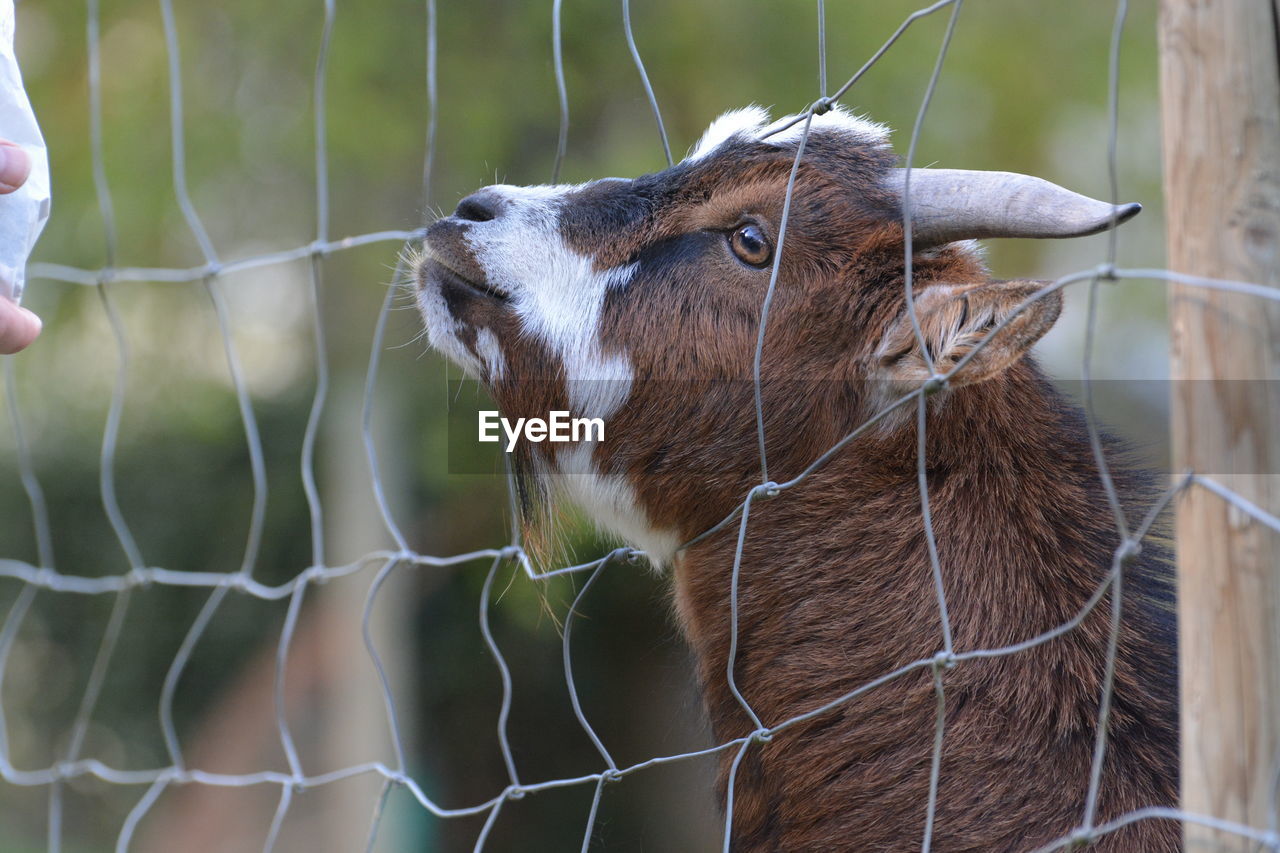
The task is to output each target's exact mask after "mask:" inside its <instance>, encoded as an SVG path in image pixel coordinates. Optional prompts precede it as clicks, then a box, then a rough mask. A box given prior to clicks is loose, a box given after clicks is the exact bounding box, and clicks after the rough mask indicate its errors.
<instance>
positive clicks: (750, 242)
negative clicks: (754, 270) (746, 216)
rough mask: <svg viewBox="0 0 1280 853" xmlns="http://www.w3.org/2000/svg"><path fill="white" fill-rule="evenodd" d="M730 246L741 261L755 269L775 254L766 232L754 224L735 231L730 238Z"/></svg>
mask: <svg viewBox="0 0 1280 853" xmlns="http://www.w3.org/2000/svg"><path fill="white" fill-rule="evenodd" d="M729 245H730V246H731V247H732V248H733V253H734V254H735V255H737V256H738V259H739V260H741V261H742V262H743V263H745V264H751V266H753V267H758V266H763V265H764V263H765V262H766V261H768V260H769V255H770V254H772V252H773V247H772V246H770V245H769V238H768V237H766V236H765V235H764V230H763V229H762V228H761V227H760V226H759V225H754V224H749V225H743V226H741V227H739V228H738V229H737V230H736V231H734V232H733V236H731V237H730V238H729Z"/></svg>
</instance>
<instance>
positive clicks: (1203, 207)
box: [1159, 0, 1280, 851]
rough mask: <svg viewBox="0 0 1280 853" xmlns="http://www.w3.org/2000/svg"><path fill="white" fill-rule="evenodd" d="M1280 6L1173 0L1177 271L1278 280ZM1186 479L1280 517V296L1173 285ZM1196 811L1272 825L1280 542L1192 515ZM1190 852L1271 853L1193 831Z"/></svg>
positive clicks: (1183, 603) (1183, 610)
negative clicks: (1210, 482)
mask: <svg viewBox="0 0 1280 853" xmlns="http://www.w3.org/2000/svg"><path fill="white" fill-rule="evenodd" d="M1278 21H1280V0H1162V2H1161V8H1160V25H1159V27H1160V77H1161V95H1162V113H1163V136H1164V188H1165V199H1166V204H1167V208H1166V210H1167V235H1168V256H1169V260H1168V264H1169V267H1170V269H1173V270H1175V271H1178V272H1182V273H1190V274H1193V275H1199V276H1207V277H1213V278H1225V279H1236V280H1241V281H1249V282H1254V283H1258V284H1264V285H1270V286H1272V287H1280V63H1278V59H1277V57H1278V55H1280V26H1278V23H1277V22H1278ZM1169 294H1170V302H1169V313H1170V318H1169V319H1170V322H1171V324H1172V335H1171V337H1172V356H1173V367H1172V378H1173V385H1174V387H1173V394H1172V417H1173V447H1174V464H1175V471H1177V470H1183V469H1187V468H1190V469H1192V470H1194V471H1196V472H1197V473H1202V474H1205V475H1208V476H1211V477H1213V479H1215V480H1218V481H1219V482H1221V483H1222V484H1223V485H1225V486H1227V487H1228V488H1230V489H1232V490H1234V491H1236V492H1237V493H1239V494H1241V495H1242V496H1244V497H1246V498H1248V499H1249V500H1251V501H1253V502H1254V503H1255V504H1257V505H1259V506H1261V507H1262V508H1264V509H1266V510H1268V511H1269V512H1271V513H1273V514H1280V405H1278V404H1277V400H1278V399H1280V393H1277V387H1278V386H1280V382H1278V381H1277V380H1280V303H1277V302H1274V301H1271V300H1266V299H1261V298H1258V297H1250V296H1243V295H1238V294H1229V293H1222V292H1218V291H1210V290H1206V289H1203V288H1196V287H1186V286H1180V285H1177V284H1171V285H1170V288H1169ZM1177 550H1178V601H1179V604H1178V622H1179V637H1180V658H1181V660H1180V670H1181V702H1182V806H1183V808H1184V809H1186V810H1187V811H1191V812H1197V813H1200V814H1207V815H1212V816H1214V817H1218V818H1223V819H1228V820H1232V821H1236V822H1239V823H1243V824H1248V825H1250V826H1253V827H1256V828H1258V829H1261V830H1267V829H1269V828H1271V823H1272V820H1273V815H1274V814H1275V808H1276V804H1275V780H1276V773H1277V769H1278V768H1280V534H1276V533H1275V532H1273V531H1270V530H1268V529H1267V528H1265V527H1263V526H1262V525H1260V524H1259V523H1257V522H1255V521H1253V520H1251V519H1250V518H1249V517H1248V516H1247V515H1245V514H1244V513H1242V512H1241V511H1239V510H1238V509H1236V508H1233V507H1232V506H1231V505H1230V504H1229V503H1228V502H1227V501H1224V500H1223V499H1221V498H1219V497H1218V496H1216V495H1213V494H1211V493H1209V492H1208V491H1206V490H1205V489H1203V488H1200V487H1193V488H1192V489H1191V491H1190V493H1189V494H1187V495H1185V496H1184V497H1183V499H1182V500H1181V501H1180V503H1179V506H1178V510H1177ZM1186 839H1187V849H1188V851H1191V850H1209V849H1214V850H1240V851H1243V850H1256V849H1257V843H1256V842H1252V841H1247V840H1246V839H1244V838H1241V837H1240V836H1238V835H1233V834H1230V833H1222V832H1215V831H1211V830H1208V829H1205V828H1203V827H1197V826H1194V825H1190V824H1188V826H1187V829H1186Z"/></svg>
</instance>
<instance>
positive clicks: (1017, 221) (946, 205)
mask: <svg viewBox="0 0 1280 853" xmlns="http://www.w3.org/2000/svg"><path fill="white" fill-rule="evenodd" d="M906 183H907V170H906V169H894V170H893V172H892V173H891V177H890V178H889V186H890V187H891V188H892V189H893V190H895V191H896V192H897V194H898V197H899V198H900V199H901V198H902V194H903V191H904V190H906V189H907V186H906ZM910 192H911V232H912V243H913V245H914V246H915V247H917V248H922V249H923V248H927V247H929V246H937V245H940V244H942V243H950V242H951V241H953V240H970V239H978V238H983V237H1084V236H1086V235H1089V234H1097V233H1098V232H1099V231H1105V230H1106V229H1107V228H1109V227H1110V226H1111V223H1112V221H1113V219H1114V221H1115V222H1117V223H1120V222H1127V221H1128V220H1130V219H1132V218H1133V217H1134V216H1136V215H1137V213H1138V211H1140V210H1142V205H1140V204H1121V205H1116V206H1115V208H1114V213H1113V208H1112V206H1111V205H1110V204H1108V203H1106V202H1104V201H1097V200H1096V199H1092V198H1089V197H1088V196H1082V195H1080V194H1079V193H1073V192H1072V191H1071V190H1068V189H1064V188H1062V187H1060V186H1058V185H1057V184H1053V183H1050V182H1049V181H1046V180H1042V179H1040V178H1033V177H1032V176H1030V175H1019V174H1017V173H1015V172H975V171H970V170H966V169H912V170H911V187H910Z"/></svg>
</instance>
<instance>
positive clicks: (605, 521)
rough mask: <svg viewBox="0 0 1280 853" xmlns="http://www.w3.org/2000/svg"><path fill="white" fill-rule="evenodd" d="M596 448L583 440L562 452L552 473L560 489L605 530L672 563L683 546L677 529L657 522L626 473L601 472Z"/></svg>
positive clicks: (655, 559) (657, 560)
mask: <svg viewBox="0 0 1280 853" xmlns="http://www.w3.org/2000/svg"><path fill="white" fill-rule="evenodd" d="M593 450H594V446H593V445H590V444H579V445H576V446H574V447H573V448H571V449H569V450H567V451H565V452H563V453H561V455H560V457H559V470H558V471H556V472H554V474H553V475H552V480H553V483H554V485H555V487H556V489H557V490H558V491H560V493H561V494H563V495H564V496H565V497H567V498H568V499H569V500H571V501H573V502H574V503H576V504H577V505H578V506H580V507H582V508H583V509H584V510H585V511H586V512H587V513H588V515H590V517H591V520H592V521H593V522H595V524H597V525H598V526H599V527H600V528H601V529H602V530H604V531H606V532H608V533H611V534H613V535H614V536H617V537H619V538H620V539H622V541H623V542H625V543H626V544H628V545H630V546H631V547H633V548H639V549H640V550H642V551H644V552H645V554H646V555H647V556H648V558H649V561H650V562H651V563H653V565H654V566H655V567H656V568H661V567H663V566H668V565H670V564H671V561H672V559H673V558H674V557H675V553H676V549H677V548H679V547H680V540H679V538H678V537H677V535H676V534H675V532H674V531H671V530H663V529H661V528H657V527H654V526H653V524H652V523H651V522H650V521H649V518H648V516H647V514H646V513H645V511H644V510H643V509H642V508H641V507H640V501H639V499H638V498H637V497H636V493H635V489H633V488H632V487H631V484H630V483H628V482H627V480H626V478H625V477H623V476H621V475H618V474H610V475H607V476H606V475H604V474H601V473H599V471H598V470H597V469H596V466H595V463H594V462H593V461H592V458H591V454H592V451H593Z"/></svg>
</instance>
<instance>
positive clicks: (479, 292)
mask: <svg viewBox="0 0 1280 853" xmlns="http://www.w3.org/2000/svg"><path fill="white" fill-rule="evenodd" d="M422 266H423V271H425V272H426V273H427V275H426V276H422V277H421V278H422V280H426V279H427V278H431V279H435V280H437V281H439V282H440V283H442V284H446V285H452V286H454V287H457V288H460V289H462V290H464V291H467V292H468V293H470V294H471V295H473V296H479V297H481V298H485V299H496V300H497V301H499V302H504V303H505V302H509V301H511V294H510V293H508V292H507V291H505V290H503V289H502V288H500V287H495V286H494V285H492V284H490V283H489V282H487V281H485V280H483V279H476V278H472V277H468V276H465V275H463V274H462V273H460V272H458V271H457V270H455V269H454V268H453V267H451V266H449V265H448V264H446V263H444V262H443V261H441V260H440V258H439V257H437V256H435V255H431V256H428V257H427V258H425V259H424V260H423V262H422Z"/></svg>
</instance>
